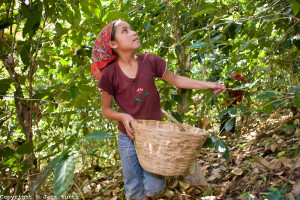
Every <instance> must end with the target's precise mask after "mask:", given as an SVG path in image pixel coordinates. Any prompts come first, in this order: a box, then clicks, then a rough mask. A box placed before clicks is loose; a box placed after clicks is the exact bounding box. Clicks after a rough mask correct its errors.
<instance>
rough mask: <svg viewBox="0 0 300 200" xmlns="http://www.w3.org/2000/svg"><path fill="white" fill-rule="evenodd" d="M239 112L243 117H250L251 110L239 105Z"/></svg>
mask: <svg viewBox="0 0 300 200" xmlns="http://www.w3.org/2000/svg"><path fill="white" fill-rule="evenodd" d="M239 109H240V111H241V112H242V114H243V115H245V116H250V115H251V110H249V108H248V107H247V106H244V105H240V106H239Z"/></svg>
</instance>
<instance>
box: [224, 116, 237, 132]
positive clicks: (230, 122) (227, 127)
mask: <svg viewBox="0 0 300 200" xmlns="http://www.w3.org/2000/svg"><path fill="white" fill-rule="evenodd" d="M234 123H235V121H234V118H230V120H228V121H227V122H226V124H225V130H226V131H231V129H232V128H233V126H234Z"/></svg>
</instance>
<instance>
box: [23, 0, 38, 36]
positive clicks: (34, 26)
mask: <svg viewBox="0 0 300 200" xmlns="http://www.w3.org/2000/svg"><path fill="white" fill-rule="evenodd" d="M23 10H24V12H26V18H27V21H26V23H25V26H24V28H23V33H22V34H23V38H25V36H26V35H27V34H29V38H32V37H33V35H34V34H35V33H36V31H37V30H38V28H39V26H40V23H41V18H42V11H43V4H42V3H41V2H40V1H36V2H35V3H34V5H33V6H32V8H31V9H30V8H29V7H28V6H27V5H25V4H24V3H22V11H23Z"/></svg>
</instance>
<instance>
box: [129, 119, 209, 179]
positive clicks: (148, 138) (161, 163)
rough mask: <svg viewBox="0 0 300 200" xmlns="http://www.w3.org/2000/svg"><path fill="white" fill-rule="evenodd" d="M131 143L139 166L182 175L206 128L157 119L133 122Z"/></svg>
mask: <svg viewBox="0 0 300 200" xmlns="http://www.w3.org/2000/svg"><path fill="white" fill-rule="evenodd" d="M132 128H133V131H134V137H135V140H134V143H135V149H136V152H137V156H138V159H139V162H140V164H141V166H142V167H143V168H144V169H146V170H147V171H150V172H152V173H155V174H160V175H164V176H176V175H184V174H186V172H187V171H188V169H189V167H190V165H191V164H192V162H193V161H194V159H195V157H196V155H197V154H198V153H199V151H200V148H201V147H202V145H203V143H204V142H205V140H206V139H207V137H208V134H207V133H206V131H205V130H203V129H199V128H196V127H192V126H190V125H187V124H184V129H185V130H186V131H182V130H181V128H180V127H178V125H177V124H175V123H171V122H163V121H156V120H138V121H137V123H132Z"/></svg>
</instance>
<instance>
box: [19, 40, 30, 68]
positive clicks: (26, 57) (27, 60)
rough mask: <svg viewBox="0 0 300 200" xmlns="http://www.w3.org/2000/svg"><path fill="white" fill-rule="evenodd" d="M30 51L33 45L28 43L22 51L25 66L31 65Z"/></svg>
mask: <svg viewBox="0 0 300 200" xmlns="http://www.w3.org/2000/svg"><path fill="white" fill-rule="evenodd" d="M30 49H31V44H30V43H26V44H25V45H24V46H23V48H22V50H21V59H22V62H23V63H24V65H29V64H30V57H29V54H30Z"/></svg>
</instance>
